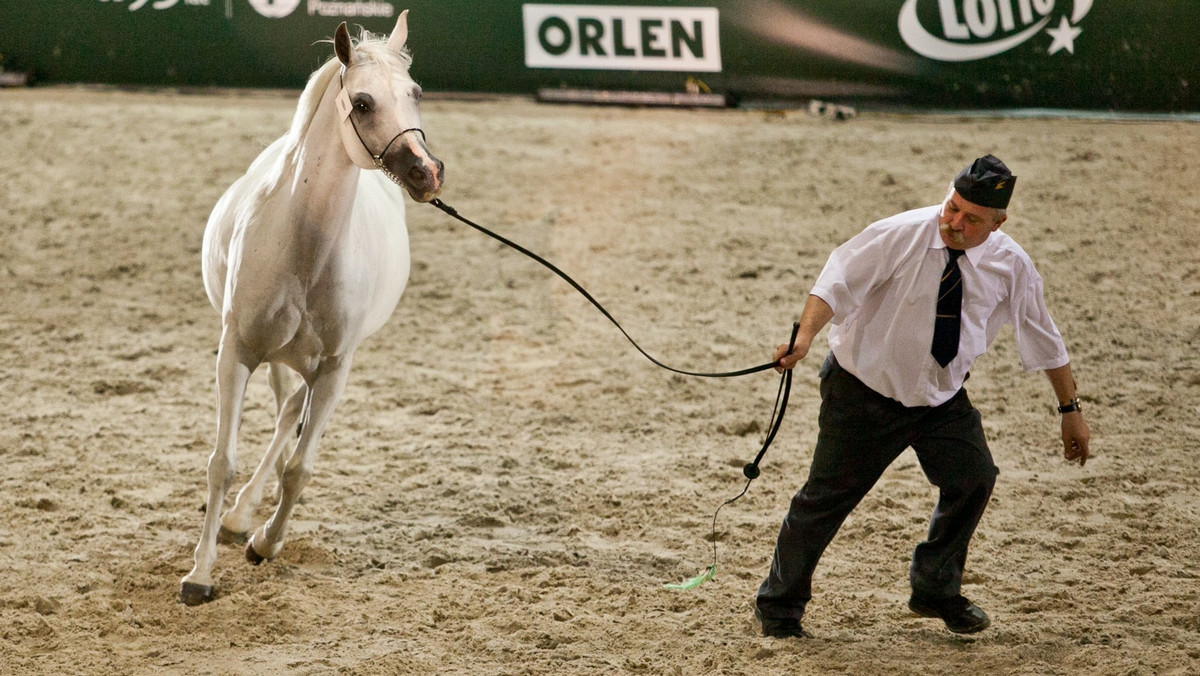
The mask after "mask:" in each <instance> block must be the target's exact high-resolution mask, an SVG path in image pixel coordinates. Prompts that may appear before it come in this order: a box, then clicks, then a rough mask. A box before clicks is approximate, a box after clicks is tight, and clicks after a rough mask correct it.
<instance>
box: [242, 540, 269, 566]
mask: <svg viewBox="0 0 1200 676" xmlns="http://www.w3.org/2000/svg"><path fill="white" fill-rule="evenodd" d="M246 560H247V561H249V562H250V563H253V564H254V565H256V566H257V565H258V564H260V563H262V562H263V561H266V559H265V558H264V557H263V556H261V555H260V554H259V553H258V552H256V551H254V543H253V542H247V543H246Z"/></svg>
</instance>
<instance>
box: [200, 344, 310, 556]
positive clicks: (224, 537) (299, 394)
mask: <svg viewBox="0 0 1200 676" xmlns="http://www.w3.org/2000/svg"><path fill="white" fill-rule="evenodd" d="M275 368H278V367H274V366H272V369H275ZM307 396H308V387H307V386H305V385H301V386H300V387H298V388H297V389H296V390H295V391H294V392H292V393H291V395H288V396H287V397H286V398H281V399H280V407H279V411H278V414H277V416H276V418H275V433H274V436H272V437H271V444H270V445H269V446H268V447H267V452H266V453H265V454H264V455H263V458H262V461H261V462H259V463H258V467H257V468H256V469H255V470H254V475H253V476H251V477H250V480H249V481H247V482H246V485H245V486H243V487H242V490H240V491H238V494H237V499H236V500H234V502H233V507H231V508H230V509H229V511H228V512H226V513H225V514H224V516H222V517H221V530H220V533H219V534H218V536H217V539H218V540H219V541H221V542H225V543H242V542H245V541H246V534H247V533H249V532H250V528H251V526H252V525H253V521H254V512H255V510H257V509H258V506H259V504H261V503H262V497H263V491H264V490H265V489H266V485H267V481H268V480H270V478H271V476H272V475H273V474H274V475H278V474H280V472H279V471H278V470H277V469H276V465H277V459H282V458H284V457H286V454H285V453H284V452H283V451H284V449H285V448H287V446H288V444H289V443H291V441H292V440H293V439H294V438H295V435H296V425H297V423H298V422H299V420H300V411H301V410H302V409H303V407H304V400H305V399H306V398H307ZM273 470H274V471H273ZM280 485H281V486H282V477H281V478H280Z"/></svg>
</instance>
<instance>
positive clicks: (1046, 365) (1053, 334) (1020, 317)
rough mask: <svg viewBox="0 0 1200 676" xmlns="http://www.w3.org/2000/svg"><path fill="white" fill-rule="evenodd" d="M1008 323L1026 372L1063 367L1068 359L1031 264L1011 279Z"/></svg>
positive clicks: (1038, 279) (1039, 281) (1040, 277)
mask: <svg viewBox="0 0 1200 676" xmlns="http://www.w3.org/2000/svg"><path fill="white" fill-rule="evenodd" d="M1013 280H1014V284H1013V289H1012V290H1011V293H1012V304H1011V309H1012V326H1013V337H1014V339H1015V340H1016V343H1017V352H1018V354H1020V355H1021V366H1022V367H1023V368H1024V369H1025V370H1026V371H1046V370H1049V369H1055V368H1058V367H1060V366H1065V365H1066V364H1067V363H1068V362H1069V361H1070V358H1069V356H1068V355H1067V346H1066V344H1065V343H1064V342H1063V339H1062V334H1060V333H1059V331H1058V327H1057V326H1056V325H1055V324H1054V320H1053V319H1052V318H1051V317H1050V310H1049V309H1047V307H1046V298H1045V293H1044V289H1043V284H1042V276H1041V275H1040V274H1038V272H1037V270H1035V269H1033V267H1032V266H1030V267H1028V268H1025V269H1022V270H1021V271H1020V272H1019V273H1018V274H1017V275H1015V276H1014V278H1013Z"/></svg>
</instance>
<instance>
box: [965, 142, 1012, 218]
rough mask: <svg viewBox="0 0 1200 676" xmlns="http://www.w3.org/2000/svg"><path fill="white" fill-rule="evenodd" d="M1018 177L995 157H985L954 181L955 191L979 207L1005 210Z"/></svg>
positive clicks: (976, 161)
mask: <svg viewBox="0 0 1200 676" xmlns="http://www.w3.org/2000/svg"><path fill="white" fill-rule="evenodd" d="M1016 183H1017V177H1016V176H1013V175H1012V172H1011V171H1009V170H1008V167H1006V166H1004V163H1003V162H1001V161H1000V159H999V158H998V157H996V156H995V155H984V156H983V157H981V158H979V159H977V160H975V161H974V162H972V163H971V166H969V167H967V168H966V169H963V170H962V171H960V172H959V173H958V176H957V177H955V179H954V190H955V191H957V192H958V194H959V195H962V197H963V199H966V200H968V201H970V202H974V203H975V204H978V205H979V206H983V207H992V208H995V209H1005V208H1007V207H1008V200H1009V199H1010V198H1011V197H1012V193H1013V186H1014V185H1016Z"/></svg>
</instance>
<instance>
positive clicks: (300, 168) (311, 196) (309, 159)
mask: <svg viewBox="0 0 1200 676" xmlns="http://www.w3.org/2000/svg"><path fill="white" fill-rule="evenodd" d="M338 91H339V87H338V85H337V84H336V82H331V83H330V84H329V86H328V87H326V89H325V93H324V95H323V96H322V97H321V102H320V104H319V105H318V106H317V109H316V111H315V112H314V113H313V119H312V121H311V123H310V124H309V125H308V129H307V130H306V131H305V133H304V135H303V136H302V137H301V138H300V140H299V142H298V143H297V144H296V148H295V150H294V151H293V152H292V153H291V156H290V158H289V162H288V165H290V166H289V167H288V169H290V173H291V176H290V177H288V178H290V184H291V200H292V202H293V204H295V205H296V209H297V210H298V212H299V213H302V214H303V215H304V216H305V220H309V219H311V220H312V221H316V222H319V223H322V224H324V225H325V226H326V227H328V226H329V225H330V224H333V223H341V222H344V221H345V219H346V218H347V217H348V216H349V213H350V207H351V206H352V205H353V203H354V195H355V192H356V189H357V186H358V176H359V169H358V167H356V166H354V163H353V162H351V161H350V156H349V155H347V154H346V150H345V148H344V147H343V146H342V140H341V135H340V134H339V132H338V119H337V106H336V105H335V104H334V99H335V98H336V96H337V93H338Z"/></svg>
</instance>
